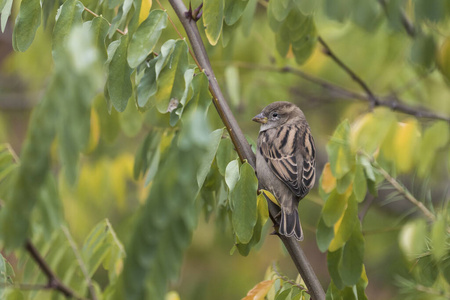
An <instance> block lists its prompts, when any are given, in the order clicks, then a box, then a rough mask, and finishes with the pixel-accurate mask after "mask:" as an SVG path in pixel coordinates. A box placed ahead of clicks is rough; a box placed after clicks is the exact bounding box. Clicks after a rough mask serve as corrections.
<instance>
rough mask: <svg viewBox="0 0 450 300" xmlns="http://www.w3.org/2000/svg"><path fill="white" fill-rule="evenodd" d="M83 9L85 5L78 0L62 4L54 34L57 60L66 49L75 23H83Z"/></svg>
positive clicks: (54, 55)
mask: <svg viewBox="0 0 450 300" xmlns="http://www.w3.org/2000/svg"><path fill="white" fill-rule="evenodd" d="M83 11H84V6H83V4H82V3H81V2H80V1H78V0H68V1H66V2H64V4H63V5H61V7H60V9H59V14H58V15H57V19H56V23H55V27H54V29H53V36H52V40H53V43H52V54H53V58H54V59H55V60H56V59H58V58H59V57H61V54H62V53H61V52H63V51H65V47H66V44H67V41H68V38H69V36H70V35H69V34H70V32H71V30H72V29H73V28H74V26H75V25H78V24H81V22H82V19H81V14H82V13H83Z"/></svg>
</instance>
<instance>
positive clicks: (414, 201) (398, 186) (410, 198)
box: [361, 153, 436, 221]
mask: <svg viewBox="0 0 450 300" xmlns="http://www.w3.org/2000/svg"><path fill="white" fill-rule="evenodd" d="M361 154H362V155H364V156H366V157H367V158H368V159H369V161H370V163H371V164H372V166H373V167H374V168H375V169H376V170H377V171H378V172H380V174H381V175H382V176H383V177H384V179H386V181H387V182H389V183H390V184H391V185H392V186H393V187H394V188H395V189H396V190H397V191H398V192H399V193H400V194H401V195H403V196H404V197H405V198H406V199H407V200H408V201H409V202H411V203H412V204H414V205H415V206H417V208H419V209H420V210H421V211H422V213H423V214H424V215H425V216H426V217H427V218H428V219H429V220H430V221H436V216H435V215H434V214H433V213H432V212H431V211H430V210H429V209H428V208H427V207H426V206H425V205H424V204H423V203H422V202H420V201H419V200H417V199H416V198H415V197H414V196H413V195H412V194H411V193H410V192H409V191H408V189H406V188H405V187H404V186H403V185H402V184H401V183H400V182H398V181H397V179H395V178H394V177H392V176H391V175H390V174H389V173H388V172H387V171H386V170H385V169H383V168H382V167H381V166H380V165H379V164H378V163H377V161H376V160H375V159H374V158H373V157H372V156H369V155H368V154H365V153H361Z"/></svg>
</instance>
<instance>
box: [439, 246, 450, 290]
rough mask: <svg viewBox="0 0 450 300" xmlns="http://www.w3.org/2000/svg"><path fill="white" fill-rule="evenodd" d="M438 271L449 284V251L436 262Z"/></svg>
mask: <svg viewBox="0 0 450 300" xmlns="http://www.w3.org/2000/svg"><path fill="white" fill-rule="evenodd" d="M438 268H439V271H440V272H441V274H442V277H444V279H445V280H446V281H447V283H448V284H450V256H449V252H447V254H446V257H445V258H444V259H442V260H441V261H440V262H439V264H438Z"/></svg>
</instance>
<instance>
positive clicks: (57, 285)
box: [25, 240, 84, 300]
mask: <svg viewBox="0 0 450 300" xmlns="http://www.w3.org/2000/svg"><path fill="white" fill-rule="evenodd" d="M25 250H27V252H28V253H29V254H30V255H31V257H32V258H33V260H34V261H35V262H36V263H37V265H38V266H39V269H41V271H42V272H43V273H44V275H45V276H46V277H47V281H48V282H47V287H48V288H49V289H53V290H56V291H58V292H60V293H62V294H63V295H64V296H65V297H67V298H75V299H80V300H83V299H84V298H82V297H79V296H77V295H76V294H75V292H74V291H73V290H72V289H70V288H69V287H68V286H66V285H65V284H64V283H62V282H61V280H60V279H59V278H58V277H57V276H56V274H55V273H54V272H53V271H52V269H50V266H49V265H48V264H47V262H46V261H45V259H44V258H43V257H42V255H41V254H40V253H39V251H38V250H37V249H36V247H35V246H34V245H33V243H32V242H31V241H30V240H27V241H26V242H25Z"/></svg>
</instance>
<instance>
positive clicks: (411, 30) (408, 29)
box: [378, 0, 416, 37]
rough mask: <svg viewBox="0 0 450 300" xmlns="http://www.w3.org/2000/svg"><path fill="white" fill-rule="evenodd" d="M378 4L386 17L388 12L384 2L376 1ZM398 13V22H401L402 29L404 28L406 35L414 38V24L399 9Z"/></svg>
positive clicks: (383, 0)
mask: <svg viewBox="0 0 450 300" xmlns="http://www.w3.org/2000/svg"><path fill="white" fill-rule="evenodd" d="M378 2H379V3H380V5H381V6H382V7H383V10H384V13H385V14H386V16H389V11H388V7H387V3H386V0H378ZM399 12H400V21H401V22H402V25H403V28H405V30H406V33H407V34H408V35H409V36H410V37H415V36H416V29H415V28H414V24H413V23H412V22H411V20H410V19H409V18H408V16H407V15H406V13H405V11H404V10H403V9H401V8H399Z"/></svg>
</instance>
